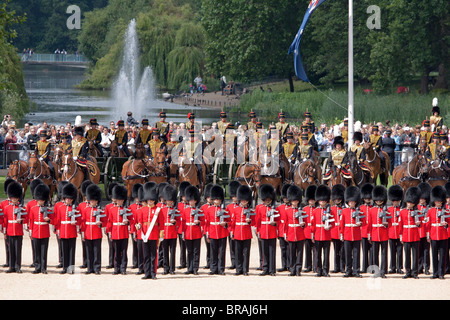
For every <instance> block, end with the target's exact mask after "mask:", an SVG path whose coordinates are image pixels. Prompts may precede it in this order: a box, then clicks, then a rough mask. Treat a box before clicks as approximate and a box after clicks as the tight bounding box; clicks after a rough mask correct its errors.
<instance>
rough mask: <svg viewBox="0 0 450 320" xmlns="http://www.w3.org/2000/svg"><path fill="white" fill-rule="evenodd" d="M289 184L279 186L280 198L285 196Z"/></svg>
mask: <svg viewBox="0 0 450 320" xmlns="http://www.w3.org/2000/svg"><path fill="white" fill-rule="evenodd" d="M290 186H291V185H290V184H287V183H286V184H283V186H282V187H281V199H284V198H287V191H288V189H289V187H290Z"/></svg>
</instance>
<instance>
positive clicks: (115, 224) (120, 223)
mask: <svg viewBox="0 0 450 320" xmlns="http://www.w3.org/2000/svg"><path fill="white" fill-rule="evenodd" d="M125 225H126V224H125V223H123V222H113V226H125Z"/></svg>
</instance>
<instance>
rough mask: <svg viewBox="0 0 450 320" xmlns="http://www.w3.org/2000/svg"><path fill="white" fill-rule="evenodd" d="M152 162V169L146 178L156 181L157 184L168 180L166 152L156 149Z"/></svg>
mask: <svg viewBox="0 0 450 320" xmlns="http://www.w3.org/2000/svg"><path fill="white" fill-rule="evenodd" d="M152 162H153V168H154V169H153V170H152V171H151V172H150V176H149V177H148V180H149V181H153V182H156V183H157V184H160V183H161V182H168V181H169V177H168V176H167V166H166V154H165V153H164V151H163V150H161V149H160V150H156V155H155V157H154V158H153V161H152Z"/></svg>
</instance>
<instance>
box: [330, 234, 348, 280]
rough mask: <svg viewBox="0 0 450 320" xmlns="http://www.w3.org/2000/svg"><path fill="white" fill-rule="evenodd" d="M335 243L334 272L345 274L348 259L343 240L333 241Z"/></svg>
mask: <svg viewBox="0 0 450 320" xmlns="http://www.w3.org/2000/svg"><path fill="white" fill-rule="evenodd" d="M332 241H333V249H334V250H333V251H334V253H333V254H334V271H335V272H344V271H345V266H346V259H345V253H344V246H343V243H342V241H341V240H339V239H332Z"/></svg>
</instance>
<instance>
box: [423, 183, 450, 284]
mask: <svg viewBox="0 0 450 320" xmlns="http://www.w3.org/2000/svg"><path fill="white" fill-rule="evenodd" d="M445 198H446V192H445V189H444V187H442V186H435V187H433V189H431V196H430V205H431V206H432V208H431V209H429V210H428V221H427V222H426V225H425V230H426V232H427V239H428V241H429V242H430V243H431V256H432V263H433V275H432V276H431V279H436V278H439V279H444V275H445V257H446V255H447V252H448V248H447V242H448V231H447V230H448V224H449V223H450V215H449V213H448V212H446V210H445V207H444V204H445Z"/></svg>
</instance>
